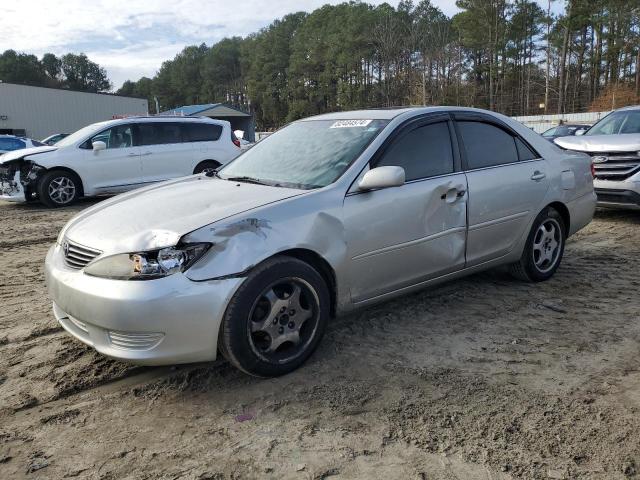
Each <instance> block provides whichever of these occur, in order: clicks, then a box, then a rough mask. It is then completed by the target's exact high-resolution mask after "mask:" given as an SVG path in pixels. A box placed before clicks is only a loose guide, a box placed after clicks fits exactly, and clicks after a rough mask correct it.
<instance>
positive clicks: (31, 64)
mask: <svg viewBox="0 0 640 480" xmlns="http://www.w3.org/2000/svg"><path fill="white" fill-rule="evenodd" d="M0 80H1V81H3V82H8V83H21V84H27V85H35V86H39V87H53V88H69V89H72V90H80V91H83V92H106V91H108V90H111V88H112V85H111V82H110V81H109V79H108V78H107V73H106V71H105V69H104V68H102V67H101V66H100V65H98V64H97V63H95V62H92V61H91V60H89V58H87V56H86V55H85V54H83V53H81V54H79V55H76V54H73V53H68V54H66V55H63V56H61V57H56V56H55V55H54V54H53V53H45V54H44V55H43V56H42V58H40V59H39V58H38V57H37V56H35V55H31V54H27V53H18V52H16V51H15V50H6V51H5V52H4V53H2V54H0Z"/></svg>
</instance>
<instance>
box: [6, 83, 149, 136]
mask: <svg viewBox="0 0 640 480" xmlns="http://www.w3.org/2000/svg"><path fill="white" fill-rule="evenodd" d="M148 111H149V107H148V102H147V100H146V99H143V98H133V97H122V96H119V95H112V94H110V93H88V92H78V91H74V90H66V89H60V88H47V87H32V86H29V85H18V84H14V83H1V82H0V134H3V133H5V134H6V133H8V134H13V135H22V136H27V137H30V138H34V139H36V140H40V139H42V138H44V137H47V136H49V135H52V134H54V133H73V132H75V131H76V130H79V129H80V128H82V127H85V126H87V125H89V124H92V123H95V122H100V121H103V120H111V119H113V118H118V117H122V116H128V115H146V114H147V113H148Z"/></svg>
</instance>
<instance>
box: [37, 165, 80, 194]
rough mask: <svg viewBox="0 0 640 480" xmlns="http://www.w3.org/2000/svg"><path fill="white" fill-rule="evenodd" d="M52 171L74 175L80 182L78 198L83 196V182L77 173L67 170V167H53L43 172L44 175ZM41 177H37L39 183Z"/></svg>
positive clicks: (70, 169)
mask: <svg viewBox="0 0 640 480" xmlns="http://www.w3.org/2000/svg"><path fill="white" fill-rule="evenodd" d="M54 170H60V171H63V172H67V173H71V174H72V175H75V176H76V178H77V179H78V180H80V196H84V182H83V181H82V177H81V176H80V174H79V173H78V172H76V171H75V170H73V169H72V168H69V167H63V166H55V167H47V169H46V170H45V173H49V172H53V171H54ZM41 176H42V175H39V176H38V181H40V177H41Z"/></svg>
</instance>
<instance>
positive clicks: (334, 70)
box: [0, 0, 640, 129]
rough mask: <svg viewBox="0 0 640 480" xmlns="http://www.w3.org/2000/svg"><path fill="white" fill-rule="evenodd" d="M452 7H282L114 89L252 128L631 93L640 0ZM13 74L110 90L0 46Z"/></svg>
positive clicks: (49, 61) (85, 74)
mask: <svg viewBox="0 0 640 480" xmlns="http://www.w3.org/2000/svg"><path fill="white" fill-rule="evenodd" d="M456 4H457V6H458V7H459V9H460V12H459V13H457V14H456V15H454V16H453V17H449V16H447V15H445V14H444V13H443V12H442V11H441V10H440V9H439V8H438V7H436V6H435V5H433V4H432V3H431V1H429V0H422V1H412V0H402V1H400V3H399V4H398V6H397V7H393V6H391V5H389V4H382V5H378V6H373V5H370V4H367V3H365V2H356V1H352V2H350V3H342V4H339V5H333V6H332V5H325V6H323V7H321V8H319V9H317V10H315V11H313V12H311V13H303V12H300V13H293V14H290V15H287V16H285V17H283V18H281V19H278V20H275V21H274V22H272V23H271V24H270V25H269V26H267V27H266V28H263V29H262V30H260V31H259V32H256V33H254V34H251V35H248V36H247V37H245V38H241V37H232V38H225V39H223V40H221V41H219V42H217V43H215V44H213V45H211V46H208V45H207V44H205V43H202V44H200V45H192V46H188V47H186V48H184V49H183V50H182V51H181V52H180V53H178V54H177V55H176V56H175V58H173V59H172V60H168V61H165V62H164V63H163V64H162V66H161V67H160V69H159V70H158V72H157V73H156V75H155V76H154V77H153V78H147V77H143V78H141V79H139V80H137V81H126V82H125V83H124V84H123V85H122V87H121V88H120V89H119V90H118V91H117V93H119V94H122V95H133V96H139V97H145V98H148V99H149V101H150V107H151V110H152V111H153V110H154V109H155V108H154V105H155V100H156V99H157V100H158V103H159V106H160V110H161V111H163V110H166V109H170V108H174V107H177V106H181V105H189V104H199V103H216V102H224V103H228V104H231V105H234V106H237V107H239V108H242V109H245V110H250V111H251V112H252V113H254V114H255V117H256V121H257V124H258V128H260V129H273V128H276V127H279V126H281V125H283V124H284V123H286V122H289V121H291V120H295V119H297V118H301V117H304V116H308V115H313V114H317V113H323V112H327V111H335V110H348V109H356V108H366V107H386V106H395V105H462V106H474V107H480V108H488V109H491V110H495V111H499V112H502V113H505V114H507V115H528V114H539V113H565V112H581V111H587V110H589V109H598V110H609V109H611V108H615V107H619V106H622V105H623V104H629V103H640V98H639V94H640V70H639V69H638V65H639V64H640V0H542V1H540V2H538V1H535V0H457V2H456ZM559 7H562V8H559ZM558 10H562V12H563V13H562V14H554V13H553V12H554V11H558ZM7 65H8V67H7ZM12 65H13V66H12ZM16 65H19V67H16ZM12 72H13V73H12ZM11 75H14V77H15V76H17V77H21V78H24V79H28V81H29V82H45V83H46V84H52V85H54V86H55V85H60V86H65V87H68V88H78V89H84V90H88V91H104V90H108V89H109V88H110V84H109V80H108V79H107V78H106V74H105V72H104V70H103V69H102V68H100V67H99V66H98V65H96V64H94V63H93V62H91V61H90V60H89V59H87V58H86V56H84V55H72V54H69V55H65V56H63V57H61V58H56V57H55V56H53V55H51V54H46V55H45V56H43V58H42V59H41V60H38V59H37V58H36V57H35V56H33V55H26V54H19V53H16V52H14V51H12V50H9V51H7V52H5V53H4V54H3V55H2V56H0V79H2V80H4V81H12V80H11V79H12V78H13V77H12V76H11Z"/></svg>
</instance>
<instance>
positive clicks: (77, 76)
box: [61, 53, 111, 92]
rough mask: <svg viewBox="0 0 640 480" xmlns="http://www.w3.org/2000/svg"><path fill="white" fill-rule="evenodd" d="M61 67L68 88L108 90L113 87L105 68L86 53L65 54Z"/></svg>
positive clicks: (87, 90) (88, 90) (96, 90)
mask: <svg viewBox="0 0 640 480" xmlns="http://www.w3.org/2000/svg"><path fill="white" fill-rule="evenodd" d="M61 69H62V73H63V74H64V85H65V86H66V87H67V88H70V89H73V90H82V91H85V92H106V91H108V90H110V89H111V82H110V81H109V79H108V78H107V73H106V71H105V69H104V68H102V67H100V65H98V64H97V63H95V62H92V61H91V60H89V58H87V56H86V55H85V54H84V53H81V54H79V55H76V54H73V53H67V54H66V55H64V56H63V57H62V58H61Z"/></svg>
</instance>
